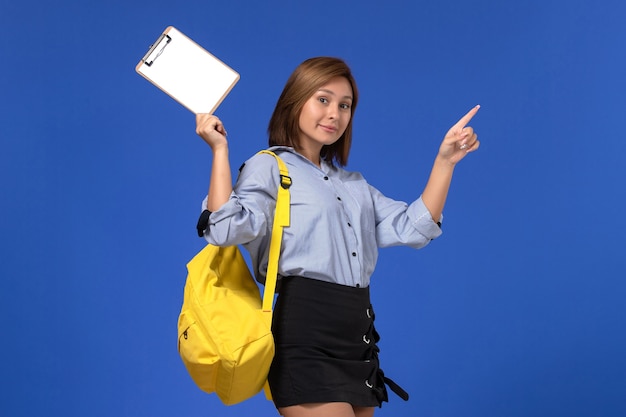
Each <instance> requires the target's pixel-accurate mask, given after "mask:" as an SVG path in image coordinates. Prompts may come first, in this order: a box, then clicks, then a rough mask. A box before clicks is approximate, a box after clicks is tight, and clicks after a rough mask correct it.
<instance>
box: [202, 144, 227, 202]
mask: <svg viewBox="0 0 626 417" xmlns="http://www.w3.org/2000/svg"><path fill="white" fill-rule="evenodd" d="M232 191H233V182H232V176H231V172H230V162H229V160H228V146H220V147H216V148H215V149H213V165H212V167H211V180H210V183H209V193H208V200H207V209H208V210H209V211H217V210H218V209H219V208H220V207H222V205H224V203H226V202H227V201H228V199H229V198H230V195H231V193H232Z"/></svg>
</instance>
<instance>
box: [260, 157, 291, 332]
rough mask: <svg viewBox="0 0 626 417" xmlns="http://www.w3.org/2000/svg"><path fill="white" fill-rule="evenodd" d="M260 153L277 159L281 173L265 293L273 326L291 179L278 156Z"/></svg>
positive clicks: (264, 303) (267, 311)
mask: <svg viewBox="0 0 626 417" xmlns="http://www.w3.org/2000/svg"><path fill="white" fill-rule="evenodd" d="M259 153H266V154H269V155H272V156H273V157H274V158H276V162H278V170H279V171H280V187H278V194H277V197H276V211H275V212H274V225H273V226H272V239H271V242H270V253H269V260H268V265H267V275H266V277H265V290H264V292H263V312H264V313H269V314H268V316H269V320H270V325H271V320H272V306H273V304H274V293H275V292H276V279H277V275H278V257H279V255H280V245H281V242H282V239H283V227H289V222H290V220H289V206H290V194H289V187H290V186H291V178H290V177H289V170H288V169H287V166H286V165H285V163H284V162H283V160H282V159H280V157H279V156H278V155H276V154H275V153H274V152H272V151H268V150H263V151H260V152H259Z"/></svg>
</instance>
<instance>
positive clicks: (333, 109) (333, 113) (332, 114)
mask: <svg viewBox="0 0 626 417" xmlns="http://www.w3.org/2000/svg"><path fill="white" fill-rule="evenodd" d="M338 116H339V106H328V117H329V118H330V119H336V118H337V117H338Z"/></svg>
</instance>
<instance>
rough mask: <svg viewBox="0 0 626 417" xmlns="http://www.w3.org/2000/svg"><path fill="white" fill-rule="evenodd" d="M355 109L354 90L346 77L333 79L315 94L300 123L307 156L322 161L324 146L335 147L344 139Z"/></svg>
mask: <svg viewBox="0 0 626 417" xmlns="http://www.w3.org/2000/svg"><path fill="white" fill-rule="evenodd" d="M351 107H352V87H351V86H350V82H349V81H348V80H347V79H346V78H344V77H335V78H333V79H331V80H330V81H329V82H328V83H327V84H325V85H323V86H321V87H320V88H319V90H317V91H316V92H315V93H313V95H312V96H311V98H309V99H308V100H307V101H306V103H305V104H304V107H302V112H301V113H300V120H299V122H300V137H299V146H300V148H302V151H303V153H304V155H305V156H307V157H309V159H311V158H310V157H315V158H316V159H319V154H320V151H321V150H322V146H324V145H332V144H333V143H335V142H336V141H337V140H338V139H339V138H340V137H341V135H343V132H345V130H346V127H348V123H350V117H351V115H352V111H351ZM314 162H316V161H314Z"/></svg>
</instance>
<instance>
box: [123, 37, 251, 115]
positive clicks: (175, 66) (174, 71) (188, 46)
mask: <svg viewBox="0 0 626 417" xmlns="http://www.w3.org/2000/svg"><path fill="white" fill-rule="evenodd" d="M135 70H136V71H137V73H139V74H140V75H141V76H143V77H144V78H145V79H147V80H148V81H150V82H151V83H152V84H154V85H155V86H157V87H158V88H160V89H161V90H162V91H163V92H165V93H166V94H168V95H169V96H170V97H172V98H173V99H174V100H176V101H177V102H179V103H180V104H182V105H183V106H185V107H186V108H187V109H189V110H190V111H191V112H193V113H195V114H198V113H213V112H214V111H215V109H216V108H217V107H218V106H219V105H220V103H221V102H222V101H223V100H224V98H225V97H226V96H227V95H228V93H229V92H230V91H231V89H232V88H233V87H234V86H235V84H236V83H237V81H239V74H238V73H237V72H235V71H234V70H233V69H232V68H230V67H229V66H228V65H226V64H225V63H223V62H222V61H220V60H219V59H218V58H216V57H215V56H213V55H212V54H211V53H209V52H208V51H207V50H205V49H204V48H203V47H201V46H200V45H198V44H197V43H196V42H194V41H193V40H191V39H190V38H188V37H187V36H185V35H184V34H183V33H181V32H180V31H179V30H177V29H176V28H174V27H172V26H169V27H168V28H166V29H165V30H164V31H163V33H162V34H161V36H160V37H159V38H158V39H157V41H156V42H155V43H154V44H152V46H150V48H149V50H148V52H147V53H146V55H144V57H143V58H142V59H141V61H139V63H138V64H137V67H136V68H135Z"/></svg>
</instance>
